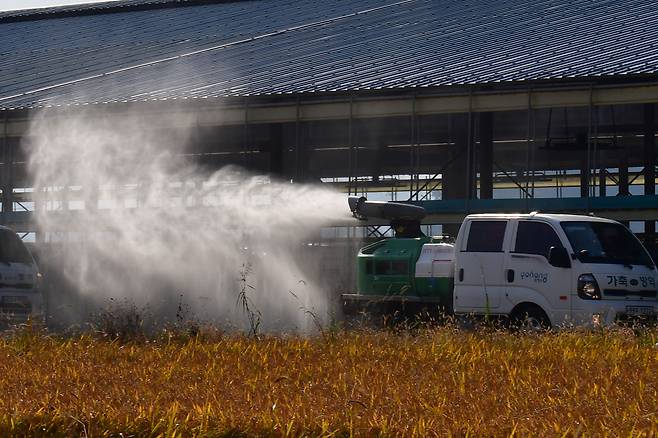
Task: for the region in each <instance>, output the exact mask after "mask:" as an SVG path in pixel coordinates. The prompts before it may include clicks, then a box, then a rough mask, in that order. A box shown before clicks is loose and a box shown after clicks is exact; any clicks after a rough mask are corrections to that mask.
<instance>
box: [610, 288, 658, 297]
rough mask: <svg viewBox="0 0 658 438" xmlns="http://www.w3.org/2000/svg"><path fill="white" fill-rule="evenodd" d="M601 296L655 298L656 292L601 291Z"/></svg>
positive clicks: (646, 290) (649, 290)
mask: <svg viewBox="0 0 658 438" xmlns="http://www.w3.org/2000/svg"><path fill="white" fill-rule="evenodd" d="M603 295H605V296H608V297H628V296H633V297H642V298H655V297H656V291H655V290H653V289H645V290H627V289H603Z"/></svg>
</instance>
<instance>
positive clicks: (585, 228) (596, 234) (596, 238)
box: [560, 221, 653, 266]
mask: <svg viewBox="0 0 658 438" xmlns="http://www.w3.org/2000/svg"><path fill="white" fill-rule="evenodd" d="M560 225H562V229H563V230H564V232H565V233H566V235H567V238H568V239H569V242H570V243H571V246H572V247H573V250H574V251H575V253H576V255H577V256H578V259H579V260H580V261H582V262H586V263H610V264H622V265H646V266H653V262H652V261H651V258H650V257H649V254H647V252H646V250H645V249H644V247H643V246H642V244H641V243H640V241H639V240H637V238H636V237H635V236H634V235H633V234H632V233H631V232H630V231H628V229H627V228H626V227H624V226H623V225H620V224H615V223H610V222H586V221H583V222H561V223H560Z"/></svg>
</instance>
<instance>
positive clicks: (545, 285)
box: [454, 213, 658, 326]
mask: <svg viewBox="0 0 658 438" xmlns="http://www.w3.org/2000/svg"><path fill="white" fill-rule="evenodd" d="M454 266H455V271H454V272H455V281H454V311H455V313H483V312H488V313H491V314H499V315H509V316H511V317H512V318H514V319H523V320H524V322H525V323H526V324H531V325H544V326H551V325H558V326H559V325H572V324H575V325H582V324H595V325H598V324H611V323H613V322H615V321H616V320H618V319H624V318H628V317H643V318H655V316H656V313H657V311H658V307H657V306H658V301H657V290H656V276H657V275H656V274H657V273H656V267H655V265H654V263H653V261H652V260H651V257H650V256H649V254H648V253H647V251H646V250H645V249H644V247H643V246H642V244H641V243H640V242H639V241H638V239H637V238H636V237H635V236H634V235H633V234H632V233H631V232H630V231H629V230H628V229H627V228H626V227H624V226H623V225H621V224H619V223H618V222H615V221H612V220H609V219H602V218H596V217H590V216H576V215H562V214H532V213H531V214H517V215H500V214H482V215H471V216H468V217H467V218H466V220H465V221H464V223H463V225H462V227H461V228H460V230H459V234H458V236H457V240H456V242H455V258H454Z"/></svg>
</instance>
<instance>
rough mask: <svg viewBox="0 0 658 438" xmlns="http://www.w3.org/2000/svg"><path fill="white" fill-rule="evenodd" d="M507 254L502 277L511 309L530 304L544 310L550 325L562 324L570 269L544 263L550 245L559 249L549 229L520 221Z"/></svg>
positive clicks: (568, 304)
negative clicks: (518, 305)
mask: <svg viewBox="0 0 658 438" xmlns="http://www.w3.org/2000/svg"><path fill="white" fill-rule="evenodd" d="M513 242H514V245H513V248H512V251H510V253H509V256H508V257H509V258H508V263H507V266H506V272H505V277H506V279H507V293H506V296H507V298H508V301H509V307H510V310H511V308H512V307H513V306H514V305H516V304H518V303H519V302H523V301H529V302H533V303H535V304H537V305H539V306H540V307H542V308H543V309H544V311H546V313H547V314H548V316H549V317H550V318H551V321H552V322H553V323H554V324H559V323H561V322H565V320H566V319H567V318H568V317H569V314H570V308H571V302H570V300H571V289H572V281H573V278H572V277H573V275H572V269H571V268H558V267H555V266H551V265H550V264H549V263H548V251H549V249H550V248H551V246H554V247H556V248H561V247H563V243H562V242H561V241H560V238H559V237H558V235H557V233H556V232H555V230H554V229H553V227H552V226H551V225H550V224H548V223H546V222H540V221H537V220H520V221H519V222H518V224H517V226H516V233H515V237H514V239H513Z"/></svg>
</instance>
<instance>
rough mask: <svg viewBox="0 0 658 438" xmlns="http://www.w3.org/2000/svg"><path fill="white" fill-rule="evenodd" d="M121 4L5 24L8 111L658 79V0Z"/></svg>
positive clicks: (0, 19) (1, 95) (2, 76)
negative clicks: (521, 83) (552, 81)
mask: <svg viewBox="0 0 658 438" xmlns="http://www.w3.org/2000/svg"><path fill="white" fill-rule="evenodd" d="M172 3H173V4H174V5H178V7H174V8H172V7H168V8H163V7H160V6H172ZM118 4H119V5H120V6H121V7H119V8H117V7H116V6H118V5H117V3H110V4H102V5H100V6H85V7H69V8H68V9H67V8H52V9H48V10H45V11H40V12H39V13H38V14H36V15H35V14H33V13H32V15H30V14H27V15H25V14H23V13H18V14H16V13H14V14H12V13H5V14H3V15H0V41H2V44H1V45H0V108H4V109H8V108H19V107H34V106H44V105H57V104H82V103H107V102H124V101H143V100H156V99H182V98H213V97H223V96H253V95H273V94H274V95H276V94H297V93H318V92H338V91H351V90H371V89H399V88H413V87H438V86H451V85H468V84H487V83H498V82H509V81H512V82H513V81H535V80H550V79H568V78H592V77H608V76H610V77H612V76H628V75H652V76H651V77H652V78H655V77H656V73H657V72H658V3H657V2H655V1H654V0H625V1H619V0H498V1H495V2H486V1H448V0H398V1H394V0H323V1H322V2H317V1H315V0H295V1H291V0H252V1H234V2H226V1H224V2H199V1H184V0H183V1H181V0H128V1H123V2H118ZM145 5H146V6H149V7H146V8H145V7H144V6H145ZM104 12H105V13H104ZM107 12H111V13H107ZM17 17H18V18H20V19H19V20H18V21H17Z"/></svg>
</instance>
